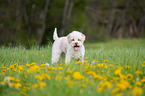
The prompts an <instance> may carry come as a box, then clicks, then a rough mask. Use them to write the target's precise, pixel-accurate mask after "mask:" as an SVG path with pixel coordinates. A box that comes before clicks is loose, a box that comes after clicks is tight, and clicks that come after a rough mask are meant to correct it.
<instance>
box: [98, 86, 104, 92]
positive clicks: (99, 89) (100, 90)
mask: <svg viewBox="0 0 145 96" xmlns="http://www.w3.org/2000/svg"><path fill="white" fill-rule="evenodd" d="M97 91H98V92H102V91H105V90H104V88H103V87H98V88H97Z"/></svg>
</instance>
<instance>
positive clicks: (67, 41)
mask: <svg viewBox="0 0 145 96" xmlns="http://www.w3.org/2000/svg"><path fill="white" fill-rule="evenodd" d="M85 38H86V36H85V35H84V34H82V33H81V32H79V31H73V32H71V33H69V34H68V35H67V36H64V37H60V38H59V37H58V35H57V28H55V30H54V34H53V39H54V40H55V41H54V43H53V46H52V58H51V63H52V64H54V63H57V62H58V61H59V58H60V56H61V54H62V53H65V63H66V64H68V63H69V62H70V60H71V58H72V57H74V58H76V59H79V60H81V61H82V62H83V59H84V55H85V47H84V45H83V43H84V41H85Z"/></svg>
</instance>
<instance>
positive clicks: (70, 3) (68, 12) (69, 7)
mask: <svg viewBox="0 0 145 96" xmlns="http://www.w3.org/2000/svg"><path fill="white" fill-rule="evenodd" d="M72 8H73V0H70V1H69V0H66V2H65V8H64V13H63V18H62V28H61V31H60V35H61V36H63V35H64V33H65V30H66V28H67V25H68V22H69V19H70V17H71V13H72Z"/></svg>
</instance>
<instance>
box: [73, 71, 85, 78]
mask: <svg viewBox="0 0 145 96" xmlns="http://www.w3.org/2000/svg"><path fill="white" fill-rule="evenodd" d="M73 78H74V79H76V80H80V79H83V78H84V77H83V76H82V75H81V73H80V72H78V71H76V72H74V73H73Z"/></svg>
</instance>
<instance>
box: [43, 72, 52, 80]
mask: <svg viewBox="0 0 145 96" xmlns="http://www.w3.org/2000/svg"><path fill="white" fill-rule="evenodd" d="M42 76H43V77H46V78H47V79H48V80H50V79H51V77H50V76H49V75H48V74H46V73H44V74H42Z"/></svg>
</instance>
